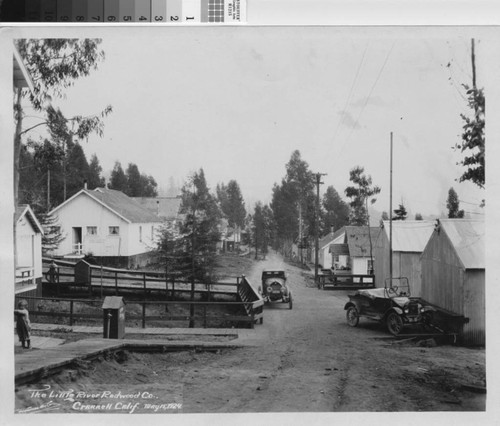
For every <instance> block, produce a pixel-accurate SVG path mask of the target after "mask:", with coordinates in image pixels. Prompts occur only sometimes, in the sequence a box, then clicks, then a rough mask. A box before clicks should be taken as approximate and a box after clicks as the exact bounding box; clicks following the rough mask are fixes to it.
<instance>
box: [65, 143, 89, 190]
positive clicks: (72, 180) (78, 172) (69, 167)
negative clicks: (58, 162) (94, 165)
mask: <svg viewBox="0 0 500 426" xmlns="http://www.w3.org/2000/svg"><path fill="white" fill-rule="evenodd" d="M65 173H66V175H67V178H66V198H69V197H71V196H72V195H74V194H76V193H77V192H78V191H80V190H81V189H82V188H83V185H84V181H86V180H88V175H89V163H88V162H87V158H86V157H85V153H84V152H83V148H82V146H81V145H80V144H79V143H78V142H76V143H74V144H72V145H70V146H69V149H68V153H67V162H66V172H65Z"/></svg>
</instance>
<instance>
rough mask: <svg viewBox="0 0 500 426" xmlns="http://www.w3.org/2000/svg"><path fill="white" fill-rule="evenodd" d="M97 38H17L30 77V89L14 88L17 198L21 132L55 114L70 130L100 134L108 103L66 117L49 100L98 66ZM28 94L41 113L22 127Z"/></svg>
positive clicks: (101, 56) (78, 134) (81, 135)
mask: <svg viewBox="0 0 500 426" xmlns="http://www.w3.org/2000/svg"><path fill="white" fill-rule="evenodd" d="M100 43H101V41H100V40H97V39H63V38H59V39H18V40H16V47H17V49H18V51H19V53H20V55H21V57H22V58H23V61H24V62H25V65H26V68H27V70H28V72H29V73H30V75H31V76H32V81H33V86H34V87H33V91H28V90H27V89H23V88H15V89H14V123H15V132H14V198H15V202H16V205H17V204H18V201H19V193H18V191H19V160H20V152H21V146H22V140H23V136H24V135H27V134H28V132H29V131H30V130H32V129H34V128H36V127H39V126H47V125H50V124H51V122H53V121H54V118H59V123H62V122H64V121H66V123H70V124H71V130H70V131H71V134H72V135H74V136H76V137H78V138H80V139H84V138H86V137H88V136H89V135H90V134H91V133H96V134H98V135H99V136H102V134H103V130H104V122H103V118H104V117H106V116H107V115H108V114H109V113H110V112H111V110H112V108H111V106H108V107H106V108H105V109H104V110H103V111H101V112H100V113H98V114H96V115H91V116H86V117H84V116H79V115H77V116H74V117H72V118H69V119H66V118H64V116H63V114H62V113H61V112H60V111H58V110H56V109H55V108H54V107H53V106H52V105H51V104H50V102H51V100H52V99H54V98H60V97H62V96H63V95H64V91H65V89H67V88H68V87H70V86H72V85H73V83H74V82H75V80H77V79H78V78H81V77H85V76H88V75H89V74H90V72H91V71H92V70H95V69H97V66H98V64H99V62H100V61H102V60H103V59H104V52H103V51H102V50H101V49H100V48H99V44H100ZM24 98H28V99H29V102H30V104H31V106H32V107H33V109H34V110H35V111H36V112H38V113H40V114H41V117H40V118H39V122H38V123H37V124H34V125H32V126H30V127H28V128H25V127H24V116H25V113H24V105H23V99H24ZM51 116H52V117H51Z"/></svg>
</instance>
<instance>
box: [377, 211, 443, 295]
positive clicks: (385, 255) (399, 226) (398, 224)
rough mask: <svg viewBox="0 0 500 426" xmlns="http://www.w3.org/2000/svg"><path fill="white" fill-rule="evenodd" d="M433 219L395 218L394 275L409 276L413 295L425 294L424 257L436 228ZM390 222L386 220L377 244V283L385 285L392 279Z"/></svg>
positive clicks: (393, 228)
mask: <svg viewBox="0 0 500 426" xmlns="http://www.w3.org/2000/svg"><path fill="white" fill-rule="evenodd" d="M434 225H435V222H434V221H430V220H393V221H392V276H393V277H394V278H399V277H405V278H407V279H408V282H409V285H410V292H411V295H412V296H415V297H420V295H421V281H422V279H421V269H422V268H421V260H420V256H421V255H422V252H423V251H424V248H425V246H426V244H427V243H428V242H429V238H430V237H431V235H432V231H433V230H434ZM389 234H390V223H389V222H388V221H384V222H383V226H382V230H381V232H380V234H379V237H378V239H377V241H376V244H375V264H374V267H375V282H376V286H377V287H384V283H385V280H386V279H389V278H390V275H391V274H390V256H389V252H390V244H389V236H390V235H389Z"/></svg>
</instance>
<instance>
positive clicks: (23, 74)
mask: <svg viewBox="0 0 500 426" xmlns="http://www.w3.org/2000/svg"><path fill="white" fill-rule="evenodd" d="M13 76H14V87H20V88H22V87H28V88H29V89H30V90H31V91H33V90H34V89H33V80H32V79H31V75H30V73H29V72H28V70H27V69H26V65H24V62H23V59H22V58H21V55H20V54H19V52H18V50H17V49H16V48H14V72H13Z"/></svg>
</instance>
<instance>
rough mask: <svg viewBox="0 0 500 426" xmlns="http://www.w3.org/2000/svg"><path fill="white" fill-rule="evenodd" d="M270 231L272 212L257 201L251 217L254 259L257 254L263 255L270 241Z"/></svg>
mask: <svg viewBox="0 0 500 426" xmlns="http://www.w3.org/2000/svg"><path fill="white" fill-rule="evenodd" d="M271 229H272V211H271V209H270V208H269V206H268V205H267V204H266V205H263V204H262V202H260V201H258V202H257V203H255V208H254V213H253V215H252V239H253V244H254V247H255V259H257V258H258V254H259V253H260V254H261V255H264V257H265V255H266V254H267V252H268V247H269V243H270V239H271Z"/></svg>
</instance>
